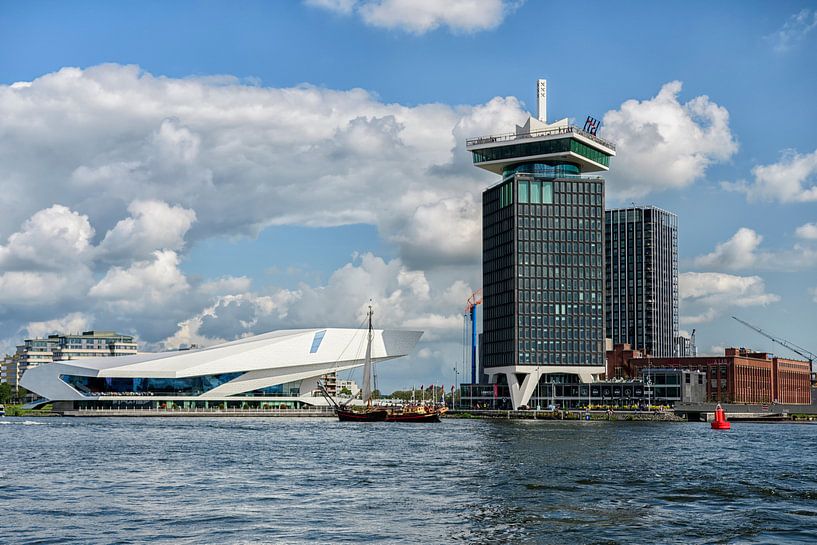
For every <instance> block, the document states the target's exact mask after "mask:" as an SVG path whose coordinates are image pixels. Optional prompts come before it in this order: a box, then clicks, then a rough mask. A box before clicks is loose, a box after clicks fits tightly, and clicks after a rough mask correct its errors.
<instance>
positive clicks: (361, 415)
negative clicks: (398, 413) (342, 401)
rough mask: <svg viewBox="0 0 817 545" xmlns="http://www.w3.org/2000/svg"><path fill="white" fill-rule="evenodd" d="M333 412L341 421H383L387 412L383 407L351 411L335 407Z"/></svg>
mask: <svg viewBox="0 0 817 545" xmlns="http://www.w3.org/2000/svg"><path fill="white" fill-rule="evenodd" d="M335 414H337V415H338V420H340V421H341V422H385V421H386V418H387V417H388V416H389V413H388V412H387V411H386V410H385V409H369V410H366V411H351V410H348V409H340V408H338V409H336V410H335Z"/></svg>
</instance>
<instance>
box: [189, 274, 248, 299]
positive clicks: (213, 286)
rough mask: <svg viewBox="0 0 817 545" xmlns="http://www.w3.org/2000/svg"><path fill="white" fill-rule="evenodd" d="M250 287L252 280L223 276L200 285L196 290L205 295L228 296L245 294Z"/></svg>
mask: <svg viewBox="0 0 817 545" xmlns="http://www.w3.org/2000/svg"><path fill="white" fill-rule="evenodd" d="M251 285H252V280H250V278H248V277H246V276H223V277H221V278H217V279H215V280H210V281H208V282H204V283H202V284H201V285H200V286H199V288H198V289H199V291H200V292H202V293H205V294H207V295H230V294H234V293H244V292H247V291H249V290H250V286H251Z"/></svg>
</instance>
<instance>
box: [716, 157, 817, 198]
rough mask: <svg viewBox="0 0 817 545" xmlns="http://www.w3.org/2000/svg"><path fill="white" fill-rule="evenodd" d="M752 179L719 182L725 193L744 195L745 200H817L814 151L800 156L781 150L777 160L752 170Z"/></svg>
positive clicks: (816, 164)
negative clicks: (734, 192) (749, 180)
mask: <svg viewBox="0 0 817 545" xmlns="http://www.w3.org/2000/svg"><path fill="white" fill-rule="evenodd" d="M752 176H753V180H752V181H751V182H748V181H746V180H740V181H737V182H722V183H721V186H722V187H723V188H724V189H726V190H728V191H736V192H739V193H745V194H746V198H747V199H748V200H749V201H768V202H774V201H777V202H781V203H791V202H813V201H817V150H815V151H814V152H812V153H807V154H804V155H801V154H799V153H797V152H796V151H794V150H785V151H784V152H783V154H782V157H781V158H780V161H778V162H776V163H771V164H769V165H758V166H755V167H753V168H752Z"/></svg>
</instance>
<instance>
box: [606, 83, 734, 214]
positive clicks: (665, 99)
mask: <svg viewBox="0 0 817 545" xmlns="http://www.w3.org/2000/svg"><path fill="white" fill-rule="evenodd" d="M681 87H682V83H681V82H680V81H672V82H669V83H666V84H664V85H663V86H662V87H661V90H660V91H659V92H658V94H657V95H656V96H655V97H653V98H651V99H648V100H642V101H639V100H635V99H633V100H628V101H626V102H624V103H623V104H622V105H621V107H620V108H619V109H618V110H611V111H609V112H607V113H606V114H605V115H604V124H603V126H602V127H603V128H602V133H601V135H602V136H604V137H605V138H607V139H609V140H612V141H613V142H615V144H616V148H617V155H616V157H615V161H614V162H615V166H614V168H611V169H610V172H609V174H606V175H605V177H606V178H607V180H608V183H607V187H608V191H610V192H611V193H612V194H613V195H614V196H616V197H620V198H624V197H641V196H644V195H646V194H648V193H650V192H652V191H659V190H665V189H679V188H683V187H686V186H688V185H690V184H692V183H693V182H694V181H695V180H697V179H699V178H702V177H703V176H704V175H705V174H706V169H707V168H708V167H709V166H710V165H712V164H713V163H717V162H722V161H727V160H728V159H729V158H730V157H732V155H734V154H735V152H736V151H737V149H738V144H737V142H736V140H735V138H734V136H733V135H732V131H731V129H730V128H729V112H728V111H727V110H726V108H724V107H722V106H719V105H718V104H716V103H715V102H713V101H712V100H710V99H709V97H707V96H706V95H702V96H698V97H695V98H693V99H692V100H690V101H688V102H684V103H682V102H680V101H679V100H678V95H679V93H680V92H681Z"/></svg>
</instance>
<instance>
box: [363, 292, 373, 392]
mask: <svg viewBox="0 0 817 545" xmlns="http://www.w3.org/2000/svg"><path fill="white" fill-rule="evenodd" d="M372 314H373V311H372V305H369V314H368V316H369V332H368V337H367V341H366V359H365V360H363V401H364V403H366V406H367V407H371V406H372V337H373V334H372Z"/></svg>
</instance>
